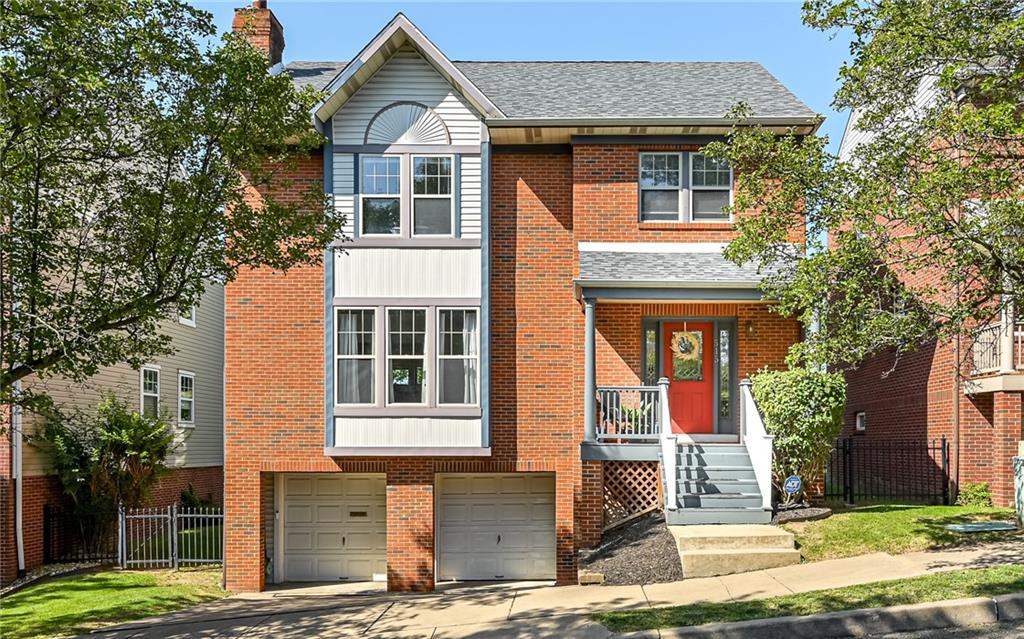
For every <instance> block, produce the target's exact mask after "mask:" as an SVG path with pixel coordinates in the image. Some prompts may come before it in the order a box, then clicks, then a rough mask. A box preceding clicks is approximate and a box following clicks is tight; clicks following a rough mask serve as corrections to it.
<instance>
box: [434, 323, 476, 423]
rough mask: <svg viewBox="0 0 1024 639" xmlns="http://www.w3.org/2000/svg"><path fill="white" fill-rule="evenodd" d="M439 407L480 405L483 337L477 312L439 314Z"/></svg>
mask: <svg viewBox="0 0 1024 639" xmlns="http://www.w3.org/2000/svg"><path fill="white" fill-rule="evenodd" d="M437 321H438V326H437V330H438V339H439V343H438V347H437V359H438V362H437V368H438V374H437V376H438V387H437V403H439V404H468V405H475V404H476V403H477V401H478V400H477V389H478V387H479V372H478V370H477V368H478V366H477V358H478V357H479V355H478V353H479V348H480V344H479V340H480V338H479V333H478V331H477V310H476V309H470V308H443V309H439V310H438V312H437Z"/></svg>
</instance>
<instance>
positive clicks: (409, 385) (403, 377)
mask: <svg viewBox="0 0 1024 639" xmlns="http://www.w3.org/2000/svg"><path fill="white" fill-rule="evenodd" d="M426 354H427V311H426V309H422V308H392V309H389V310H388V404H423V403H425V401H426V399H425V395H424V392H423V391H424V389H425V388H426V383H427V380H426V378H427V362H426Z"/></svg>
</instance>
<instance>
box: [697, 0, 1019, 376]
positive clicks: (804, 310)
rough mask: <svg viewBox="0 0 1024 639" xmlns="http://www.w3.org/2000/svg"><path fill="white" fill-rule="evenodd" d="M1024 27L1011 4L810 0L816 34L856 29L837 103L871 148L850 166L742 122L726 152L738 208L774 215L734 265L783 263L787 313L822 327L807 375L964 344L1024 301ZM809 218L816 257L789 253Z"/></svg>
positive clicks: (809, 19)
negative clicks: (945, 342) (1014, 299)
mask: <svg viewBox="0 0 1024 639" xmlns="http://www.w3.org/2000/svg"><path fill="white" fill-rule="evenodd" d="M1022 14H1024V5H1022V3H1020V2H1019V1H1013V2H1011V1H1008V0H930V1H928V2H922V1H920V0H808V1H806V2H805V3H804V8H803V16H804V22H805V23H806V24H807V25H809V26H810V27H812V28H816V29H820V30H824V31H832V30H840V29H841V30H846V31H848V32H850V33H852V34H853V41H852V44H851V45H850V51H851V59H850V61H849V62H848V63H847V64H846V65H844V66H843V67H842V69H840V73H839V77H840V88H839V90H838V91H837V93H836V95H835V99H834V103H833V104H834V105H835V107H836V108H837V109H840V110H842V109H853V110H855V118H856V119H855V121H854V124H855V126H856V128H857V129H859V131H860V133H861V134H862V135H863V136H864V139H865V141H864V142H863V143H862V144H861V145H860V146H859V147H858V148H856V150H855V151H853V153H852V154H851V155H850V156H849V157H843V158H840V157H838V156H837V155H836V154H834V153H830V152H829V151H828V149H827V140H825V139H823V138H819V137H804V138H800V137H798V136H795V135H783V136H778V135H775V134H773V133H772V132H770V131H768V130H766V129H764V128H761V127H757V126H747V125H746V123H745V122H742V121H741V123H740V125H738V126H737V127H736V128H735V129H734V130H733V133H732V135H731V136H730V139H729V140H728V143H716V144H714V145H712V148H711V149H709V152H710V153H712V154H713V155H718V156H720V157H726V158H728V159H729V160H730V161H731V162H732V163H733V164H734V165H735V166H736V167H737V169H738V173H739V175H740V176H741V177H740V178H739V184H738V188H737V191H738V192H737V195H736V198H735V202H734V206H733V209H735V210H737V211H740V210H749V209H755V210H757V213H756V214H754V215H751V216H749V217H746V218H744V219H741V220H740V222H739V230H740V233H739V237H738V238H737V239H736V240H735V241H734V242H733V243H732V244H731V245H730V246H729V248H728V252H727V254H728V256H729V257H730V258H732V259H734V260H736V261H740V262H743V261H748V260H750V261H754V262H757V263H759V264H761V265H764V266H768V265H770V266H771V269H772V274H771V275H770V276H769V277H768V279H767V281H766V283H765V288H766V290H767V291H768V292H769V294H771V295H773V296H775V297H777V298H778V299H779V300H780V304H779V310H780V311H782V312H784V313H787V314H790V315H794V316H797V317H799V318H800V319H801V320H802V321H803V322H804V323H805V324H807V325H816V326H817V327H818V328H819V329H820V330H817V331H814V332H811V333H810V334H809V335H808V337H807V339H806V340H805V341H803V342H802V343H801V344H798V345H796V346H795V347H794V348H793V350H792V351H791V354H790V355H791V359H792V361H793V363H804V364H831V365H856V364H857V363H858V362H860V361H862V360H863V359H865V358H866V357H869V356H871V355H872V354H875V353H878V352H880V351H883V350H885V349H892V350H893V351H894V352H896V353H897V354H900V353H903V352H907V351H910V350H913V349H915V348H917V347H918V346H920V345H922V344H924V343H926V342H928V341H930V340H934V339H942V338H950V337H952V336H955V335H961V334H964V333H965V331H967V330H968V329H970V328H971V327H973V326H975V325H977V324H978V323H987V322H990V321H992V320H993V319H994V318H996V317H998V315H999V313H1000V312H1001V310H1002V306H1003V305H1005V304H1006V303H1007V302H1008V301H1009V299H1010V296H1009V294H1011V293H1012V292H1013V291H1014V290H1024V287H1022V284H1024V242H1022V241H1021V240H1022V236H1024V198H1022V197H1021V196H1022V193H1021V189H1022V184H1024V182H1022V179H1021V178H1022V177H1024V175H1022V169H1024V166H1022V159H1024V155H1022V154H1024V146H1022V144H1021V143H1022V141H1024V111H1022V110H1021V108H1020V106H1021V103H1022V98H1024V15H1022ZM745 115H746V114H745V113H744V112H743V111H742V110H740V111H738V112H737V116H738V117H740V118H741V120H742V119H744V118H745ZM798 210H803V211H805V212H806V224H807V237H808V246H807V250H806V251H797V250H794V249H793V247H792V246H791V245H790V244H789V243H788V242H787V237H789V236H790V231H793V230H797V229H798V228H799V227H800V226H801V225H803V224H804V223H805V222H804V220H803V219H801V218H800V217H798V216H794V215H793V212H794V211H798ZM826 234H828V235H829V241H828V242H826V241H825V237H826Z"/></svg>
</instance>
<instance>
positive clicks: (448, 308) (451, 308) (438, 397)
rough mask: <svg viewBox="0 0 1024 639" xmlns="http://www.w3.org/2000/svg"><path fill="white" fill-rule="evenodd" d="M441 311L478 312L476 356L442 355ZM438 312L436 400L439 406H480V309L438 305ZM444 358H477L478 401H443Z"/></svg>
mask: <svg viewBox="0 0 1024 639" xmlns="http://www.w3.org/2000/svg"><path fill="white" fill-rule="evenodd" d="M441 311H473V312H475V313H476V349H475V350H476V355H475V356H473V355H442V354H441ZM436 312H437V314H436V316H435V317H436V321H435V322H434V326H435V332H436V333H437V334H436V335H435V336H434V340H435V343H436V344H437V347H436V350H437V356H436V357H435V358H434V361H435V362H436V363H435V366H434V368H435V371H434V379H435V380H436V383H435V384H434V387H435V388H434V391H435V395H434V400H435V401H436V402H437V405H438V406H443V407H445V408H448V407H454V406H465V407H468V408H474V407H478V406H480V309H479V307H476V306H438V307H437V311H436ZM442 359H469V360H472V359H475V360H476V371H477V376H476V402H474V403H472V404H465V403H457V404H456V403H446V402H442V401H441V360H442Z"/></svg>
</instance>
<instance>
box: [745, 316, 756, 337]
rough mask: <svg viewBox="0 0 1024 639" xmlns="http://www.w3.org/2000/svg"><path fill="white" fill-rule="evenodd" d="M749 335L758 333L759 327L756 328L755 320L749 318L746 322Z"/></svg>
mask: <svg viewBox="0 0 1024 639" xmlns="http://www.w3.org/2000/svg"><path fill="white" fill-rule="evenodd" d="M746 329H747V337H753V336H755V335H757V329H755V328H754V320H752V319H748V320H747V323H746Z"/></svg>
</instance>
